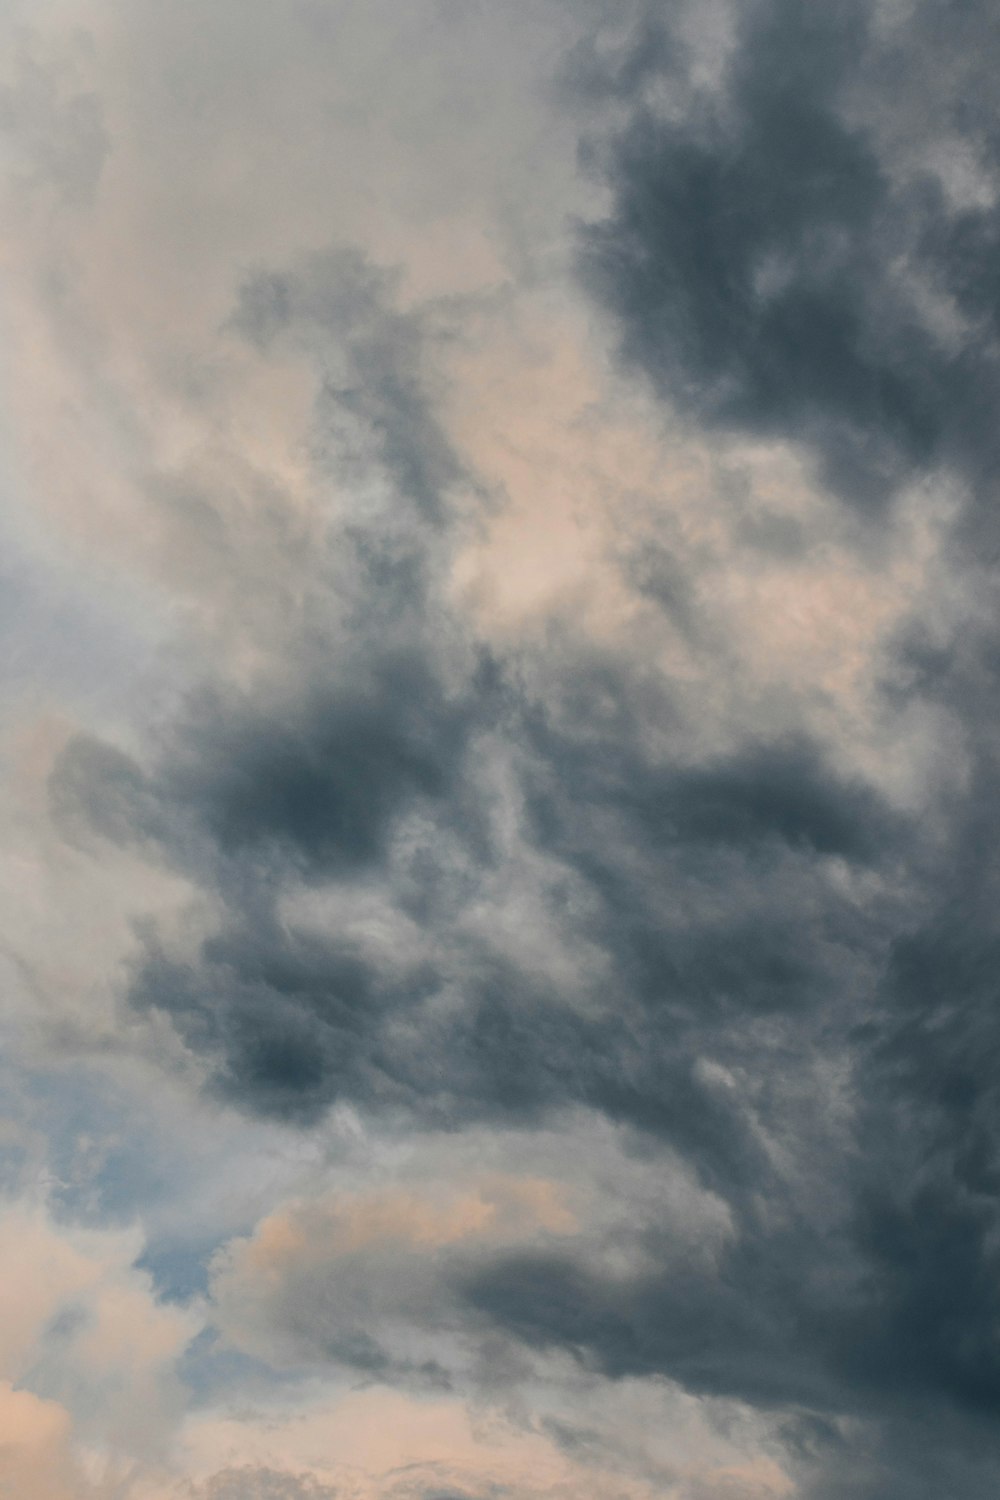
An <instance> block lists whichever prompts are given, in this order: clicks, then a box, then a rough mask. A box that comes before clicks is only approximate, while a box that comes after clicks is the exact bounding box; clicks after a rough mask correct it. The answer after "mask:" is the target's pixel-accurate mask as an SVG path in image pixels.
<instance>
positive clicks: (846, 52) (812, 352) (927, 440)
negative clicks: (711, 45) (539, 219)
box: [582, 0, 1000, 508]
mask: <svg viewBox="0 0 1000 1500" xmlns="http://www.w3.org/2000/svg"><path fill="white" fill-rule="evenodd" d="M973 9H974V8H973V7H948V6H945V7H940V6H938V7H934V6H931V7H922V8H918V21H917V23H916V25H915V26H914V28H913V30H912V31H906V30H904V32H903V34H902V36H900V34H899V33H898V32H896V33H893V32H891V30H890V34H889V35H888V36H886V35H884V34H883V31H882V30H880V29H879V25H878V23H879V17H878V15H877V13H876V8H875V7H874V6H872V5H867V4H854V3H845V0H841V3H839V4H835V5H830V6H821V7H816V6H808V5H804V4H802V3H801V0H782V3H768V4H754V5H749V6H746V7H741V8H740V9H739V10H738V12H737V16H738V24H737V37H736V44H735V47H734V52H733V57H732V60H731V62H730V64H729V66H728V68H727V71H726V75H725V78H724V82H723V85H722V87H721V90H719V91H718V92H712V93H708V92H706V93H705V95H704V96H702V97H697V96H696V97H695V99H694V100H693V101H691V102H690V103H689V105H688V107H687V108H686V109H682V110H681V112H680V114H679V115H678V114H677V113H675V110H674V109H670V108H669V107H668V109H667V110H666V112H664V111H663V110H662V109H659V110H658V109H657V108H654V107H653V106H651V105H647V104H645V103H640V104H639V105H638V106H637V107H636V108H635V111H634V114H633V116H632V118H631V120H630V121H629V123H628V125H627V126H626V128H625V129H624V130H623V131H622V132H621V134H620V136H619V137H618V138H617V139H616V140H615V141H614V143H613V144H612V146H611V147H610V148H609V149H608V151H607V152H606V154H605V157H604V160H603V169H604V171H605V172H606V175H607V179H608V183H609V186H610V187H611V190H612V195H613V208H612V211H611V213H610V215H609V217H608V218H607V219H606V220H605V221H603V222H601V223H598V224H595V225H593V226H591V227H590V228H588V229H587V230H586V231H585V233H584V237H583V268H584V273H585V276H586V280H587V282H588V284H589V286H590V287H591V288H592V289H593V290H594V292H595V293H596V295H597V296H598V297H599V299H600V300H601V301H602V302H603V303H604V304H605V306H606V307H607V308H608V309H609V310H610V311H611V312H612V314H613V315H614V317H615V319H616V320H617V323H618V326H619V329H620V338H621V349H622V353H623V355H624V357H625V359H626V360H627V362H628V363H629V364H630V365H633V366H635V367H637V368H639V369H641V370H643V371H644V372H645V373H646V374H647V375H648V376H649V377H650V378H651V379H652V381H653V383H654V385H655V386H656V388H657V389H658V390H659V391H661V392H662V393H663V394H664V395H666V396H667V397H668V398H669V399H670V400H671V401H672V402H674V403H675V404H677V405H678V406H679V407H680V408H681V409H682V410H685V411H688V412H691V413H693V414H695V415H697V416H698V417H699V418H701V419H702V420H703V421H707V422H710V423H713V424H718V425H719V426H720V427H723V428H728V429H731V430H734V431H739V432H744V433H749V434H754V435H758V436H761V437H766V438H772V437H781V438H784V439H791V440H793V441H795V442H797V443H801V444H803V445H804V446H805V447H806V449H807V450H809V451H811V452H812V453H813V454H814V455H815V456H816V458H817V460H818V461H819V464H820V467H821V472H822V475H823V477H824V479H825V480H826V481H827V482H828V483H829V484H830V485H831V486H832V487H833V488H834V489H835V490H836V491H838V492H839V493H840V494H841V495H843V496H844V497H845V498H847V499H849V500H851V501H853V502H857V503H859V504H862V505H863V506H865V507H867V508H873V507H874V508H879V507H882V506H884V504H885V503H886V502H887V501H888V500H889V499H890V498H891V497H892V495H893V493H894V492H895V490H896V489H897V488H898V486H899V485H900V484H902V483H904V482H906V481H907V480H908V479H911V478H914V477H919V476H920V475H921V473H922V472H923V471H924V469H925V468H926V467H927V466H928V465H929V464H932V463H935V462H938V461H958V462H959V463H961V464H962V465H963V467H964V468H965V469H966V470H967V471H968V472H970V473H971V474H973V475H975V476H977V477H978V476H981V475H982V474H983V473H984V471H985V470H986V469H987V468H988V467H989V466H990V465H991V464H992V463H993V462H994V460H995V458H996V439H995V422H994V421H993V419H992V411H993V408H994V404H995V397H996V391H997V367H996V349H995V347H994V345H993V342H992V339H993V333H994V319H995V317H996V292H997V283H996V271H995V266H996V260H997V250H998V245H1000V218H998V216H997V212H996V210H995V209H994V208H993V207H960V206H955V205H954V204H951V203H949V201H948V198H947V196H946V190H945V187H944V186H943V185H942V184H941V183H940V182H939V181H938V180H937V178H936V177H935V176H934V175H933V174H932V173H931V171H930V169H929V168H928V167H926V166H921V167H920V169H919V170H918V169H917V168H916V167H915V166H914V165H913V164H912V163H911V162H904V161H903V159H902V151H901V148H900V145H899V143H898V142H890V143H888V144H887V143H886V142H885V140H884V139H883V135H884V132H882V133H880V131H879V129H878V125H879V122H880V121H882V122H884V121H885V120H886V118H887V117H888V119H889V120H892V119H893V117H894V113H898V116H899V118H900V119H901V120H903V119H905V118H906V112H907V111H909V112H910V114H911V115H912V116H913V117H914V118H913V125H914V135H915V136H916V137H917V138H918V139H919V137H920V135H921V134H922V135H923V137H924V139H925V141H926V140H927V139H928V137H929V138H930V139H933V138H934V131H935V129H937V130H938V131H939V132H940V133H941V134H942V135H945V134H947V133H948V132H950V131H952V130H955V129H957V130H958V132H959V133H960V134H963V135H966V136H968V135H972V136H973V138H974V142H975V144H977V145H978V144H979V139H980V136H982V135H983V134H984V132H983V130H982V129H981V128H980V129H978V130H977V129H976V128H975V127H974V126H973V125H972V123H971V121H966V120H963V113H964V112H965V111H964V100H963V99H962V97H961V96H958V97H953V98H950V99H948V100H946V101H944V103H943V104H942V106H941V107H940V108H939V110H938V111H937V118H934V117H933V115H930V117H929V116H928V111H927V110H926V109H925V110H924V112H923V115H922V116H921V112H920V106H921V103H923V95H924V93H925V90H924V87H923V84H924V79H923V75H924V71H925V68H926V65H927V59H928V55H929V54H927V53H925V52H924V51H923V50H922V46H921V41H920V31H921V29H922V28H926V27H928V26H929V25H930V23H931V21H932V19H933V14H934V13H935V12H936V13H941V12H942V11H945V12H947V13H948V15H949V16H951V17H952V18H953V20H954V22H955V24H956V25H958V24H959V23H960V21H961V20H962V19H963V18H965V19H968V17H966V16H965V12H966V11H972V10H973ZM960 12H961V13H962V14H961V15H960V14H959V13H960ZM978 22H979V24H978V27H977V30H978V33H979V35H978V37H977V42H978V43H979V44H983V45H986V46H988V48H989V52H990V55H992V56H993V57H994V59H995V58H996V56H997V55H998V48H1000V39H998V37H997V35H996V28H995V26H990V25H988V24H986V23H985V22H984V18H983V17H982V16H979V17H978ZM940 29H941V30H944V27H943V26H942V27H941V28H940ZM873 32H874V33H875V34H874V35H873V34H872V33H873ZM938 41H939V43H941V45H942V46H943V51H944V57H945V59H948V60H949V61H950V58H949V54H951V57H953V56H954V53H955V46H954V36H952V37H950V38H948V37H944V38H941V37H939V38H938ZM678 45H679V44H677V43H676V42H675V43H673V45H671V42H670V39H669V38H667V39H665V33H664V32H663V30H662V29H659V30H658V29H657V28H653V32H652V38H651V36H650V33H649V31H648V29H647V30H644V31H642V32H640V33H639V35H638V36H637V37H636V38H635V41H634V44H633V46H634V49H635V55H634V56H633V57H631V59H630V61H629V64H628V69H627V70H626V71H627V72H631V73H635V74H636V76H640V75H644V74H645V73H648V72H649V70H652V71H653V73H654V74H655V73H656V72H657V71H659V72H660V74H661V77H662V79H663V80H664V87H665V88H666V90H667V94H668V99H669V96H670V94H671V91H672V92H673V94H674V96H675V98H676V99H678V100H683V98H684V91H683V88H682V87H681V85H680V83H679V82H678V73H679V68H678V57H677V51H678ZM627 51H628V49H626V53H627ZM680 62H681V64H683V55H682V54H681V57H680ZM947 66H948V61H945V62H944V67H945V68H947ZM624 67H625V64H624V63H623V61H622V60H621V58H619V59H618V60H617V61H616V63H615V72H614V76H615V77H616V78H617V77H618V76H619V74H620V73H621V72H622V70H623V68H624ZM582 83H583V85H584V86H585V87H587V88H588V89H589V88H592V87H593V81H592V79H591V78H590V77H589V75H585V76H584V78H583V80H582ZM931 93H933V91H931ZM984 102H985V101H984V100H983V99H982V98H978V99H974V102H973V103H972V105H971V113H972V115H973V116H975V115H976V114H977V113H978V114H981V113H982V111H983V106H984ZM931 108H932V109H933V103H932V106H931ZM963 126H964V127H965V128H964V130H963ZM989 145H990V150H991V152H993V155H994V159H995V129H994V131H993V134H992V137H991V138H990V140H989ZM921 288H923V289H925V290H926V289H930V290H931V291H933V292H935V293H937V294H939V295H940V296H941V297H942V299H943V301H944V302H945V303H947V304H948V305H950V306H952V307H953V308H955V309H956V310H957V312H958V319H957V321H958V323H959V325H960V332H958V333H956V334H955V336H954V337H951V336H946V335H944V334H943V333H942V332H941V330H940V329H935V328H934V327H933V326H931V322H930V321H929V320H928V316H927V313H926V310H925V307H924V306H923V305H922V303H921V297H920V291H921Z"/></svg>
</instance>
